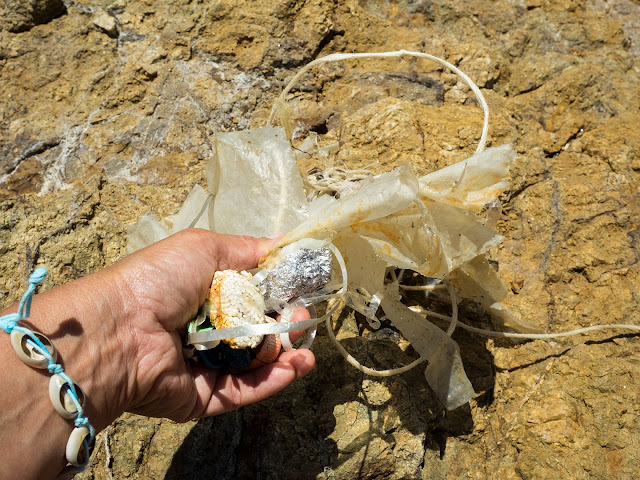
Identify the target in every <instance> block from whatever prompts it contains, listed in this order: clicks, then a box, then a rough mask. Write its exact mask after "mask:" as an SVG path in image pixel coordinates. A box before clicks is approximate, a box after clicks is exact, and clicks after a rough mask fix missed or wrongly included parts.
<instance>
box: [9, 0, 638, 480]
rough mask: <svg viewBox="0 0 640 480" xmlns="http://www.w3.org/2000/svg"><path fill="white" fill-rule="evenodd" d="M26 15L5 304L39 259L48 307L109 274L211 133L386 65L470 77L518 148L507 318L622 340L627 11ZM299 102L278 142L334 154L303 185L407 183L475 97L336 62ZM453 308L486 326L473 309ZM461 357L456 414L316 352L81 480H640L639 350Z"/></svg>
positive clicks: (393, 355) (98, 455)
mask: <svg viewBox="0 0 640 480" xmlns="http://www.w3.org/2000/svg"><path fill="white" fill-rule="evenodd" d="M13 3H14V2H9V1H7V2H5V3H4V4H3V7H4V8H5V9H6V8H7V6H10V5H12V4H13ZM19 3H20V4H21V5H25V6H26V5H36V4H47V5H49V4H50V5H55V4H57V5H60V4H59V3H57V2H19ZM25 8H26V7H25ZM29 8H31V7H29ZM20 12H21V11H18V10H17V9H14V10H13V11H12V13H15V14H20V15H22V13H20ZM29 12H31V13H29ZM29 12H27V13H25V14H24V15H23V17H21V18H22V20H19V21H15V23H13V24H12V25H18V24H20V25H23V26H20V27H13V26H11V25H8V24H7V23H6V19H8V18H9V17H7V16H4V15H0V18H1V19H2V23H0V28H1V29H2V30H0V94H1V98H2V101H1V102H0V253H1V254H2V262H0V301H1V303H2V306H5V305H8V304H10V303H12V302H13V301H16V300H18V299H19V297H20V295H21V293H22V289H23V285H24V282H25V280H26V275H27V273H28V272H30V271H31V270H32V269H33V267H34V266H36V265H43V266H44V265H46V266H47V267H48V268H49V270H50V272H51V274H50V277H48V279H47V280H46V282H45V288H50V287H52V286H54V285H56V284H60V283H64V282H66V281H69V280H71V279H73V278H77V277H79V276H82V275H85V274H87V273H90V272H92V271H95V270H97V269H99V268H102V267H104V266H105V265H108V264H110V263H113V262H114V261H116V260H117V259H118V258H120V257H121V256H122V255H123V254H124V248H125V231H126V228H127V227H128V226H129V225H131V224H133V223H134V222H135V221H136V220H137V219H138V218H139V217H140V216H142V215H144V214H147V213H150V212H151V213H154V214H155V215H156V216H157V217H159V218H164V217H166V216H168V215H171V214H173V213H175V212H176V211H177V210H178V209H179V207H180V205H181V204H182V203H183V201H184V200H185V198H186V196H187V194H188V192H189V191H190V190H191V189H192V187H193V185H194V184H200V185H202V186H203V187H205V188H207V181H206V173H205V165H206V162H207V160H208V159H209V158H210V157H211V156H212V155H213V146H214V145H215V142H214V139H213V137H212V136H213V135H214V134H215V132H220V131H232V130H245V129H248V128H255V127H262V126H264V125H265V124H266V118H267V116H268V113H269V110H270V108H271V106H272V103H273V100H274V98H275V97H276V95H277V94H278V93H279V92H280V90H281V89H282V88H283V86H284V85H285V84H286V82H287V81H288V80H289V79H290V78H291V77H292V76H293V75H294V74H295V72H296V71H297V70H298V69H299V68H300V67H301V66H302V65H304V64H305V63H307V62H308V61H310V60H312V59H314V58H316V57H318V56H322V55H326V54H329V53H333V52H352V51H387V50H397V49H400V48H404V49H407V50H418V51H424V52H428V53H432V54H434V55H437V56H439V57H442V58H444V59H446V60H448V61H450V62H452V63H453V64H455V65H456V66H457V67H459V68H460V69H462V70H463V71H464V72H466V73H467V74H468V75H469V76H470V77H471V78H472V79H473V80H474V81H475V82H476V83H477V84H478V85H479V86H480V88H481V89H482V90H483V92H484V94H485V96H486V98H487V101H488V102H489V106H490V108H491V111H492V115H491V130H490V141H491V144H490V146H498V145H502V144H505V143H513V144H514V145H515V148H516V152H517V159H516V160H515V161H514V163H513V164H512V167H511V173H510V175H511V178H510V181H509V183H510V186H509V190H508V191H507V193H506V194H505V195H503V196H502V199H503V203H504V206H503V216H502V217H501V219H500V220H499V221H498V223H497V230H498V233H500V234H501V235H502V236H504V238H505V239H504V241H503V243H502V244H501V246H500V247H498V248H497V249H495V250H493V251H491V253H490V260H491V263H492V265H494V266H495V267H496V268H498V275H499V276H500V277H501V279H502V280H503V281H504V282H505V284H506V285H507V286H508V288H509V289H510V291H511V295H510V296H509V297H508V298H507V300H506V301H505V303H506V304H507V305H508V307H509V309H510V310H511V311H512V312H514V313H515V314H517V315H518V316H519V317H520V318H523V319H526V320H527V321H528V322H529V323H531V324H534V325H536V326H538V327H539V328H541V329H542V330H545V331H562V330H568V329H572V328H578V327H581V326H588V325H592V324H599V323H624V322H637V316H636V313H635V312H637V311H638V307H639V305H638V303H639V301H640V298H639V297H638V294H637V290H638V287H637V286H638V284H639V278H638V277H639V276H640V275H639V274H640V272H639V267H638V248H639V246H638V239H639V238H640V237H639V235H638V230H637V228H638V227H637V223H638V222H637V220H638V218H639V217H638V215H639V214H640V203H639V202H638V199H637V191H638V182H639V177H640V153H639V147H638V146H639V145H640V128H639V127H640V125H638V123H639V120H638V116H637V112H638V109H639V108H640V95H639V94H638V85H637V78H638V71H637V64H638V52H639V51H640V50H639V47H638V46H639V45H640V33H639V32H640V30H639V29H638V20H637V19H638V18H640V12H639V7H638V5H637V3H634V2H632V1H629V0H613V1H607V2H604V1H595V2H586V4H585V2H574V1H569V0H566V1H565V0H558V1H555V2H548V1H536V0H526V1H524V0H523V1H520V2H513V1H507V0H504V1H502V0H498V1H496V2H482V1H472V2H469V1H463V0H451V1H447V2H443V1H430V2H429V1H408V0H398V1H395V0H394V1H384V2H383V1H375V0H373V1H366V2H355V1H353V2H330V1H323V0H311V1H306V2H304V1H297V0H294V1H289V2H282V1H272V2H249V1H240V2H239V1H231V0H222V1H219V2H209V1H202V2H193V1H188V2H187V1H181V2H178V1H165V2H151V1H141V0H140V1H135V0H132V1H125V0H122V1H115V2H110V1H108V0H95V1H91V0H82V1H77V2H74V3H73V4H71V2H67V6H66V8H65V12H62V9H60V10H56V12H58V13H51V14H47V15H46V16H45V17H43V18H42V19H38V20H36V19H35V16H34V13H33V12H35V10H30V11H29ZM110 19H112V20H113V21H111V20H110ZM11 21H12V22H14V20H11ZM20 22H22V23H20ZM114 25H115V26H114ZM299 85H300V88H299V89H296V90H295V91H294V93H293V95H292V98H293V99H294V103H295V105H296V109H295V110H294V117H295V118H294V131H295V135H296V137H298V136H299V137H300V139H299V140H296V141H298V142H299V141H301V137H302V136H304V135H305V133H306V132H308V131H314V132H317V133H318V134H319V136H320V137H319V138H320V141H321V142H323V143H332V142H336V141H339V142H340V148H339V150H338V151H337V153H335V154H332V155H334V156H333V157H331V158H330V159H329V160H327V159H324V158H319V157H316V158H307V159H303V160H301V161H300V166H301V169H302V171H303V172H304V173H306V172H308V171H309V170H310V169H312V168H313V167H317V166H318V165H323V164H324V162H326V161H331V162H334V164H335V165H338V166H340V165H345V166H347V167H349V168H367V169H369V170H370V171H372V172H373V173H381V172H387V171H391V170H392V169H393V168H394V167H398V166H402V165H410V166H411V167H412V168H413V169H414V171H415V172H416V174H417V175H419V176H421V175H425V174H428V173H430V172H432V171H435V170H437V169H440V168H443V167H446V166H448V165H451V164H453V163H455V162H457V161H459V160H462V159H464V158H467V157H469V156H470V155H471V154H472V153H473V151H474V149H475V146H476V144H477V142H478V140H479V137H480V132H481V125H482V112H481V110H480V108H479V107H478V105H477V104H476V103H475V101H474V97H473V95H472V93H471V92H470V91H469V90H468V89H467V87H466V86H465V85H464V83H463V82H460V81H459V79H458V78H457V77H456V76H455V75H453V74H451V73H449V72H447V71H444V70H442V69H441V68H439V67H437V66H436V65H435V64H430V63H428V62H422V61H408V60H407V61H385V62H382V61H380V62H367V63H364V62H363V63H355V62H353V63H349V62H347V63H345V64H339V65H338V64H336V65H335V66H334V65H332V66H328V67H326V68H321V69H318V70H316V71H315V72H314V73H312V74H310V75H308V76H307V77H305V78H304V79H303V80H302V81H301V83H300V84H299ZM294 143H295V142H294ZM411 295H413V294H411ZM410 298H411V299H413V300H414V301H415V302H416V303H418V302H421V301H423V297H422V296H419V295H417V294H416V295H414V296H411V297H410ZM434 307H435V308H438V304H437V301H435V302H434ZM461 311H462V318H463V320H464V321H466V322H469V323H472V324H474V325H477V326H481V327H483V328H489V327H490V325H489V324H488V323H484V322H486V320H487V319H488V317H487V316H486V315H485V314H484V313H483V312H481V311H479V310H478V309H476V308H475V307H473V305H471V304H469V305H461ZM442 313H444V314H449V313H450V312H447V311H442ZM360 320H361V319H360V318H356V317H354V316H348V317H346V318H343V319H342V320H341V322H340V324H339V327H340V330H339V332H338V337H339V338H340V339H341V340H342V341H343V344H344V345H345V347H346V348H348V349H349V351H350V352H351V353H352V354H353V355H354V356H355V357H356V358H357V359H358V360H360V361H361V362H363V363H365V364H367V365H369V366H372V367H375V368H391V367H396V366H399V365H402V364H405V363H408V362H410V361H411V360H413V359H414V358H415V352H413V351H412V349H411V348H409V347H408V346H407V343H406V342H405V341H404V340H403V339H402V338H401V336H400V335H399V334H398V332H397V331H395V330H393V329H390V328H388V327H386V326H385V325H383V326H382V328H381V329H379V330H377V331H372V330H370V329H369V328H368V327H367V325H366V324H362V323H361V321H360ZM444 326H445V325H443V327H444ZM454 339H455V340H456V341H457V342H458V344H459V345H460V353H461V357H462V362H463V364H464V368H465V371H466V373H467V375H468V377H469V379H470V380H471V383H472V385H473V388H474V390H475V392H476V394H477V396H476V398H475V399H473V400H472V401H471V402H470V403H469V404H468V405H465V406H462V407H460V408H458V409H456V410H455V411H453V412H448V413H445V411H444V408H443V407H442V405H441V404H440V402H439V401H438V400H437V398H436V397H435V395H434V394H433V392H432V391H431V390H430V388H429V387H428V385H427V382H426V380H425V378H424V375H423V369H415V370H413V371H411V372H408V373H406V374H403V375H402V376H398V377H391V378H389V379H373V378H369V377H367V376H364V375H362V374H360V373H359V372H357V371H355V370H354V369H352V368H351V367H349V366H348V365H347V364H346V363H345V362H344V360H343V359H342V357H340V356H339V355H338V354H337V353H335V351H334V350H333V349H332V348H331V346H330V342H329V340H328V339H327V337H325V336H323V335H321V334H320V335H319V338H318V339H317V340H316V343H315V344H314V347H313V348H314V352H315V353H316V355H317V359H318V366H317V367H316V369H315V370H314V371H313V372H312V373H311V374H310V375H309V376H307V377H306V378H305V379H303V380H301V381H298V382H296V383H295V384H294V385H292V386H290V387H289V388H287V389H285V390H284V391H283V392H281V393H280V394H279V395H277V396H275V397H273V398H271V399H269V400H267V401H264V402H262V403H260V404H257V405H253V406H249V407H246V408H244V409H242V410H241V411H239V412H234V413H230V414H227V415H223V416H220V417H216V418H212V419H207V420H201V421H199V422H192V423H188V424H184V425H176V424H173V423H172V422H169V421H164V420H157V419H143V418H141V417H136V416H132V415H128V414H127V415H124V416H122V417H121V418H120V419H118V420H117V421H116V422H115V423H114V425H113V428H112V429H110V430H108V431H107V435H106V437H105V435H104V434H102V435H101V436H99V438H98V441H97V444H96V452H95V453H94V456H93V459H92V466H91V467H90V468H89V469H88V470H87V471H85V472H84V473H81V474H79V475H78V477H77V478H110V476H113V478H126V477H130V478H195V479H197V478H230V477H232V476H233V477H234V478H256V477H258V476H261V477H265V478H267V477H268V478H279V479H280V478H284V479H286V478H290V479H300V478H322V479H330V478H364V479H367V478H398V479H400V478H425V479H426V478H429V479H431V478H448V479H449V478H451V479H453V478H469V477H473V478H476V477H477V478H514V479H517V478H550V477H553V476H556V475H557V472H558V471H559V470H560V471H561V472H562V476H563V477H565V478H633V477H634V476H635V472H637V471H638V470H639V469H640V454H639V453H638V452H640V449H639V448H638V446H639V445H638V439H639V438H640V435H639V434H640V432H639V431H638V428H639V427H638V422H637V420H636V419H637V415H638V413H639V412H638V407H637V398H638V397H639V395H640V380H639V379H640V366H639V365H640V363H639V362H638V359H639V357H638V339H637V338H636V337H632V336H631V337H630V336H621V335H620V336H615V334H611V333H606V332H602V333H598V334H593V335H590V336H589V337H586V338H585V337H581V338H574V339H571V340H561V341H555V342H542V341H535V342H528V343H519V344H512V343H508V342H504V341H495V342H494V341H486V340H485V339H482V338H479V337H475V336H473V335H470V334H466V333H456V334H454ZM585 340H591V341H590V342H588V343H586V344H585V343H584V341H585ZM106 446H108V447H109V448H108V449H107V448H106Z"/></svg>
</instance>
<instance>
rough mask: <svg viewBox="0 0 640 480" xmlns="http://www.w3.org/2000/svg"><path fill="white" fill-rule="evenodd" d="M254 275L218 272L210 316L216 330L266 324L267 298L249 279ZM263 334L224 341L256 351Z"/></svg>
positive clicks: (212, 292) (214, 284)
mask: <svg viewBox="0 0 640 480" xmlns="http://www.w3.org/2000/svg"><path fill="white" fill-rule="evenodd" d="M250 278H251V274H250V273H247V272H236V271H235V270H223V271H219V272H216V273H215V275H214V276H213V282H212V283H211V291H210V293H209V304H210V305H209V317H210V320H211V324H212V325H213V326H214V327H215V328H230V327H239V326H243V325H256V324H261V323H265V322H266V320H265V316H264V311H265V306H264V298H263V296H262V293H260V290H258V288H257V287H256V286H255V285H254V284H252V283H251V281H250V280H249V279H250ZM262 337H263V336H262V335H250V336H245V337H236V338H231V339H228V340H223V342H225V343H228V344H229V346H230V347H231V348H256V347H257V346H258V344H259V343H260V342H261V341H262Z"/></svg>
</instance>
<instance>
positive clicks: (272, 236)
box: [267, 232, 284, 240]
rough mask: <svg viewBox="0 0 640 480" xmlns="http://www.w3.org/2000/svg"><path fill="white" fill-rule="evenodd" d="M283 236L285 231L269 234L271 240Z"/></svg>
mask: <svg viewBox="0 0 640 480" xmlns="http://www.w3.org/2000/svg"><path fill="white" fill-rule="evenodd" d="M282 237H284V233H282V232H278V233H272V234H271V235H269V236H268V237H267V238H268V239H269V240H275V239H280V238H282Z"/></svg>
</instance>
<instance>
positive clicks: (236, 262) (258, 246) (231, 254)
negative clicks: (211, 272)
mask: <svg viewBox="0 0 640 480" xmlns="http://www.w3.org/2000/svg"><path fill="white" fill-rule="evenodd" d="M203 232H204V233H205V234H207V235H206V237H207V238H205V239H204V241H205V243H206V245H207V247H206V248H207V249H209V250H210V252H211V254H212V255H214V258H217V260H218V268H217V270H229V269H231V270H250V269H252V268H255V267H257V266H258V262H259V261H260V258H261V257H263V256H265V255H266V254H267V253H269V251H270V250H271V249H272V248H273V247H274V246H275V245H276V243H278V240H279V238H254V237H248V236H239V235H223V234H218V233H212V232H207V231H203Z"/></svg>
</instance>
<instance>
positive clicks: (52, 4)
mask: <svg viewBox="0 0 640 480" xmlns="http://www.w3.org/2000/svg"><path fill="white" fill-rule="evenodd" d="M65 13H66V8H65V5H64V2H63V1H62V0H2V3H0V30H4V29H6V30H8V31H10V32H13V33H18V32H24V31H26V30H29V29H30V28H31V27H33V26H34V25H40V24H43V23H47V22H50V21H51V20H53V19H54V18H56V17H59V16H60V15H64V14H65Z"/></svg>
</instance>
